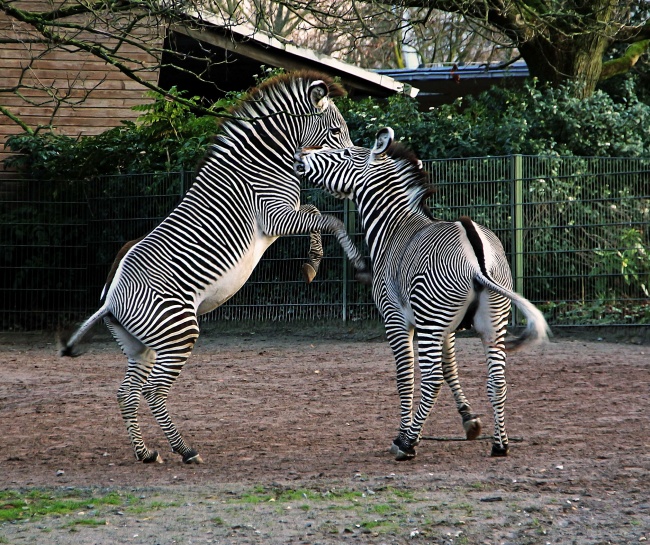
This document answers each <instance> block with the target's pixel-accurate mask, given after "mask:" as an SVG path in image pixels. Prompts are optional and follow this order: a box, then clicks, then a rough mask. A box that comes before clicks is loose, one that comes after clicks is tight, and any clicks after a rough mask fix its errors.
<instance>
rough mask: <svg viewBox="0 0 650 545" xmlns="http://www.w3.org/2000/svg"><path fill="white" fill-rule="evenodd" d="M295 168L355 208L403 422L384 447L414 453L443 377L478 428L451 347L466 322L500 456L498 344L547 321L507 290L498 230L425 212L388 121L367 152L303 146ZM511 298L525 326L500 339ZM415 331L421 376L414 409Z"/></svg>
mask: <svg viewBox="0 0 650 545" xmlns="http://www.w3.org/2000/svg"><path fill="white" fill-rule="evenodd" d="M294 168H295V169H296V172H297V173H299V174H302V175H303V176H304V177H305V179H306V180H307V181H309V182H311V183H312V184H315V185H317V186H319V187H321V188H323V189H325V190H327V191H329V192H330V193H332V194H333V195H335V196H336V197H339V198H350V199H353V200H354V202H355V204H356V206H357V208H358V210H359V214H360V216H361V223H362V226H363V230H364V232H365V236H366V242H367V243H368V247H369V248H370V258H371V261H372V265H373V280H372V293H373V298H374V300H375V303H376V304H377V307H378V308H379V310H380V312H381V314H382V317H383V318H384V322H385V325H386V332H387V335H388V341H389V343H390V346H391V348H392V350H393V354H394V356H395V362H396V365H397V389H398V392H399V396H400V404H401V421H400V430H399V434H398V436H397V438H396V439H395V440H394V441H393V444H392V446H391V452H392V453H393V454H395V455H396V459H397V460H406V459H410V458H413V457H414V456H415V447H416V446H417V444H418V443H419V441H420V437H421V435H422V427H423V426H424V423H425V421H426V419H427V417H428V415H429V413H430V411H431V409H432V407H433V405H434V403H435V401H436V398H437V396H438V393H439V391H440V387H441V385H442V382H443V380H446V381H447V383H448V384H449V385H450V386H451V388H452V391H453V393H454V398H455V400H456V406H457V408H458V411H459V412H460V414H461V415H462V417H463V423H464V424H465V429H466V432H467V436H468V438H470V439H471V438H475V437H476V436H477V435H478V430H479V429H480V424H479V423H478V422H477V418H476V417H475V416H474V415H472V412H471V406H470V404H469V402H468V401H467V399H466V398H465V396H464V395H463V392H462V390H461V388H460V384H459V383H458V370H457V365H456V358H455V349H454V342H455V337H454V334H455V331H456V330H457V329H461V328H466V327H470V326H472V325H473V326H474V328H475V329H476V331H477V332H478V333H479V334H480V336H481V340H482V342H483V346H484V349H485V353H486V356H487V367H488V375H489V376H488V385H487V389H488V396H489V398H490V401H491V403H492V407H493V409H494V438H493V444H492V456H506V455H507V454H508V436H507V434H506V428H505V422H504V406H505V401H506V378H505V363H506V350H508V351H512V350H513V349H515V348H519V347H522V346H524V345H526V344H529V343H531V342H534V341H542V340H545V339H546V338H547V335H548V326H547V324H546V320H544V317H543V316H542V314H541V312H540V311H539V310H537V309H536V308H535V307H534V306H533V305H532V304H531V303H530V302H529V301H528V300H526V299H524V298H523V297H521V296H520V295H517V294H516V293H514V292H513V291H512V276H511V274H510V268H509V266H508V262H507V260H506V256H505V253H504V251H503V247H502V246H501V243H500V242H499V240H498V238H497V237H496V235H495V234H494V233H492V232H491V231H490V230H489V229H487V228H485V227H483V226H481V225H478V224H476V223H474V222H473V221H472V220H470V219H469V218H467V217H464V218H461V219H460V220H459V221H454V222H447V221H439V220H435V219H434V218H433V217H432V216H431V213H430V211H429V209H428V208H427V206H426V205H425V203H424V200H425V198H426V197H427V196H428V195H429V194H430V192H431V186H429V184H428V183H427V179H426V178H427V177H426V174H425V173H424V171H423V170H422V163H421V162H420V161H418V160H417V159H416V158H415V156H414V155H413V154H412V153H411V152H409V151H408V150H406V149H405V148H402V147H400V146H399V145H394V144H393V131H392V129H390V128H385V129H382V130H380V131H379V132H378V133H377V141H376V143H375V147H374V148H373V149H372V150H368V149H365V148H359V147H352V148H348V149H342V150H319V151H314V150H304V151H303V152H302V153H298V154H297V155H296V164H295V165H294ZM511 301H512V302H513V303H514V304H515V305H516V306H517V307H518V308H519V309H520V310H521V311H522V313H523V314H524V316H525V317H526V320H527V322H528V323H527V327H526V330H525V331H524V333H523V334H522V336H521V337H519V338H517V339H514V340H513V341H509V342H504V337H505V334H506V324H507V321H508V315H509V313H510V302H511ZM414 331H415V332H417V340H418V353H419V365H420V370H421V377H422V378H421V384H420V390H421V398H420V403H419V406H418V409H417V411H416V413H415V416H413V393H414V351H413V333H414Z"/></svg>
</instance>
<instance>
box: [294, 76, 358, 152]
mask: <svg viewBox="0 0 650 545" xmlns="http://www.w3.org/2000/svg"><path fill="white" fill-rule="evenodd" d="M342 94H345V91H344V90H343V89H342V88H341V87H340V86H338V85H336V84H333V83H331V82H330V83H329V84H328V83H326V82H325V81H323V80H321V79H319V80H316V81H313V82H311V83H310V84H309V86H308V88H307V95H308V97H309V102H310V103H311V106H312V107H313V108H314V109H315V112H316V116H315V117H316V123H313V124H311V126H309V127H307V130H306V131H305V134H304V144H303V146H305V147H309V146H321V147H327V148H346V147H349V146H352V140H351V139H350V132H349V131H348V126H347V124H346V123H345V120H344V119H343V116H342V115H341V112H339V109H338V108H337V107H336V105H335V104H334V102H333V101H332V100H331V98H330V97H331V96H340V95H342Z"/></svg>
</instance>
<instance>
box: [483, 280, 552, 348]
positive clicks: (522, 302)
mask: <svg viewBox="0 0 650 545" xmlns="http://www.w3.org/2000/svg"><path fill="white" fill-rule="evenodd" d="M476 279H477V280H478V282H479V283H480V284H482V285H483V286H485V287H486V288H488V289H490V290H492V291H495V292H497V293H498V294H500V295H503V296H504V297H507V298H508V299H510V300H511V301H512V303H513V304H514V305H515V306H516V307H517V308H518V309H519V310H520V311H521V312H522V314H523V315H524V318H526V329H524V331H523V332H522V334H521V335H519V336H518V337H515V338H514V339H510V340H507V341H505V349H506V352H508V353H513V352H517V351H518V350H521V349H522V348H529V347H532V346H535V345H537V344H541V343H545V342H547V341H548V338H549V336H550V335H551V328H550V327H549V326H548V324H547V323H546V318H544V315H543V314H542V313H541V312H540V310H539V309H538V308H537V307H536V306H535V305H533V304H532V303H531V302H530V301H529V300H528V299H526V298H525V297H522V296H521V295H519V294H518V293H515V292H514V291H510V290H508V289H506V288H504V287H503V286H500V285H499V284H497V283H496V282H494V281H492V280H490V279H489V278H487V277H486V276H484V275H483V274H482V273H480V272H479V273H477V274H476Z"/></svg>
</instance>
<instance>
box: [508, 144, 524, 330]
mask: <svg viewBox="0 0 650 545" xmlns="http://www.w3.org/2000/svg"><path fill="white" fill-rule="evenodd" d="M511 158H512V162H511V170H512V172H511V174H512V207H513V213H512V226H513V233H512V235H513V236H512V257H513V268H514V275H513V276H514V288H515V291H516V292H517V293H519V294H522V295H523V292H524V206H523V200H524V179H523V178H524V168H523V158H522V156H521V155H520V154H515V155H512V156H511ZM518 319H519V315H518V312H517V310H516V309H515V310H514V312H513V316H512V323H513V325H516V324H517V321H518Z"/></svg>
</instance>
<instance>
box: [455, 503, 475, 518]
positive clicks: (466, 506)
mask: <svg viewBox="0 0 650 545" xmlns="http://www.w3.org/2000/svg"><path fill="white" fill-rule="evenodd" d="M449 507H450V508H451V509H458V510H460V511H465V514H467V515H471V514H472V513H473V512H474V506H473V505H472V504H471V503H467V502H463V503H452V504H451V505H450V506H449Z"/></svg>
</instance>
